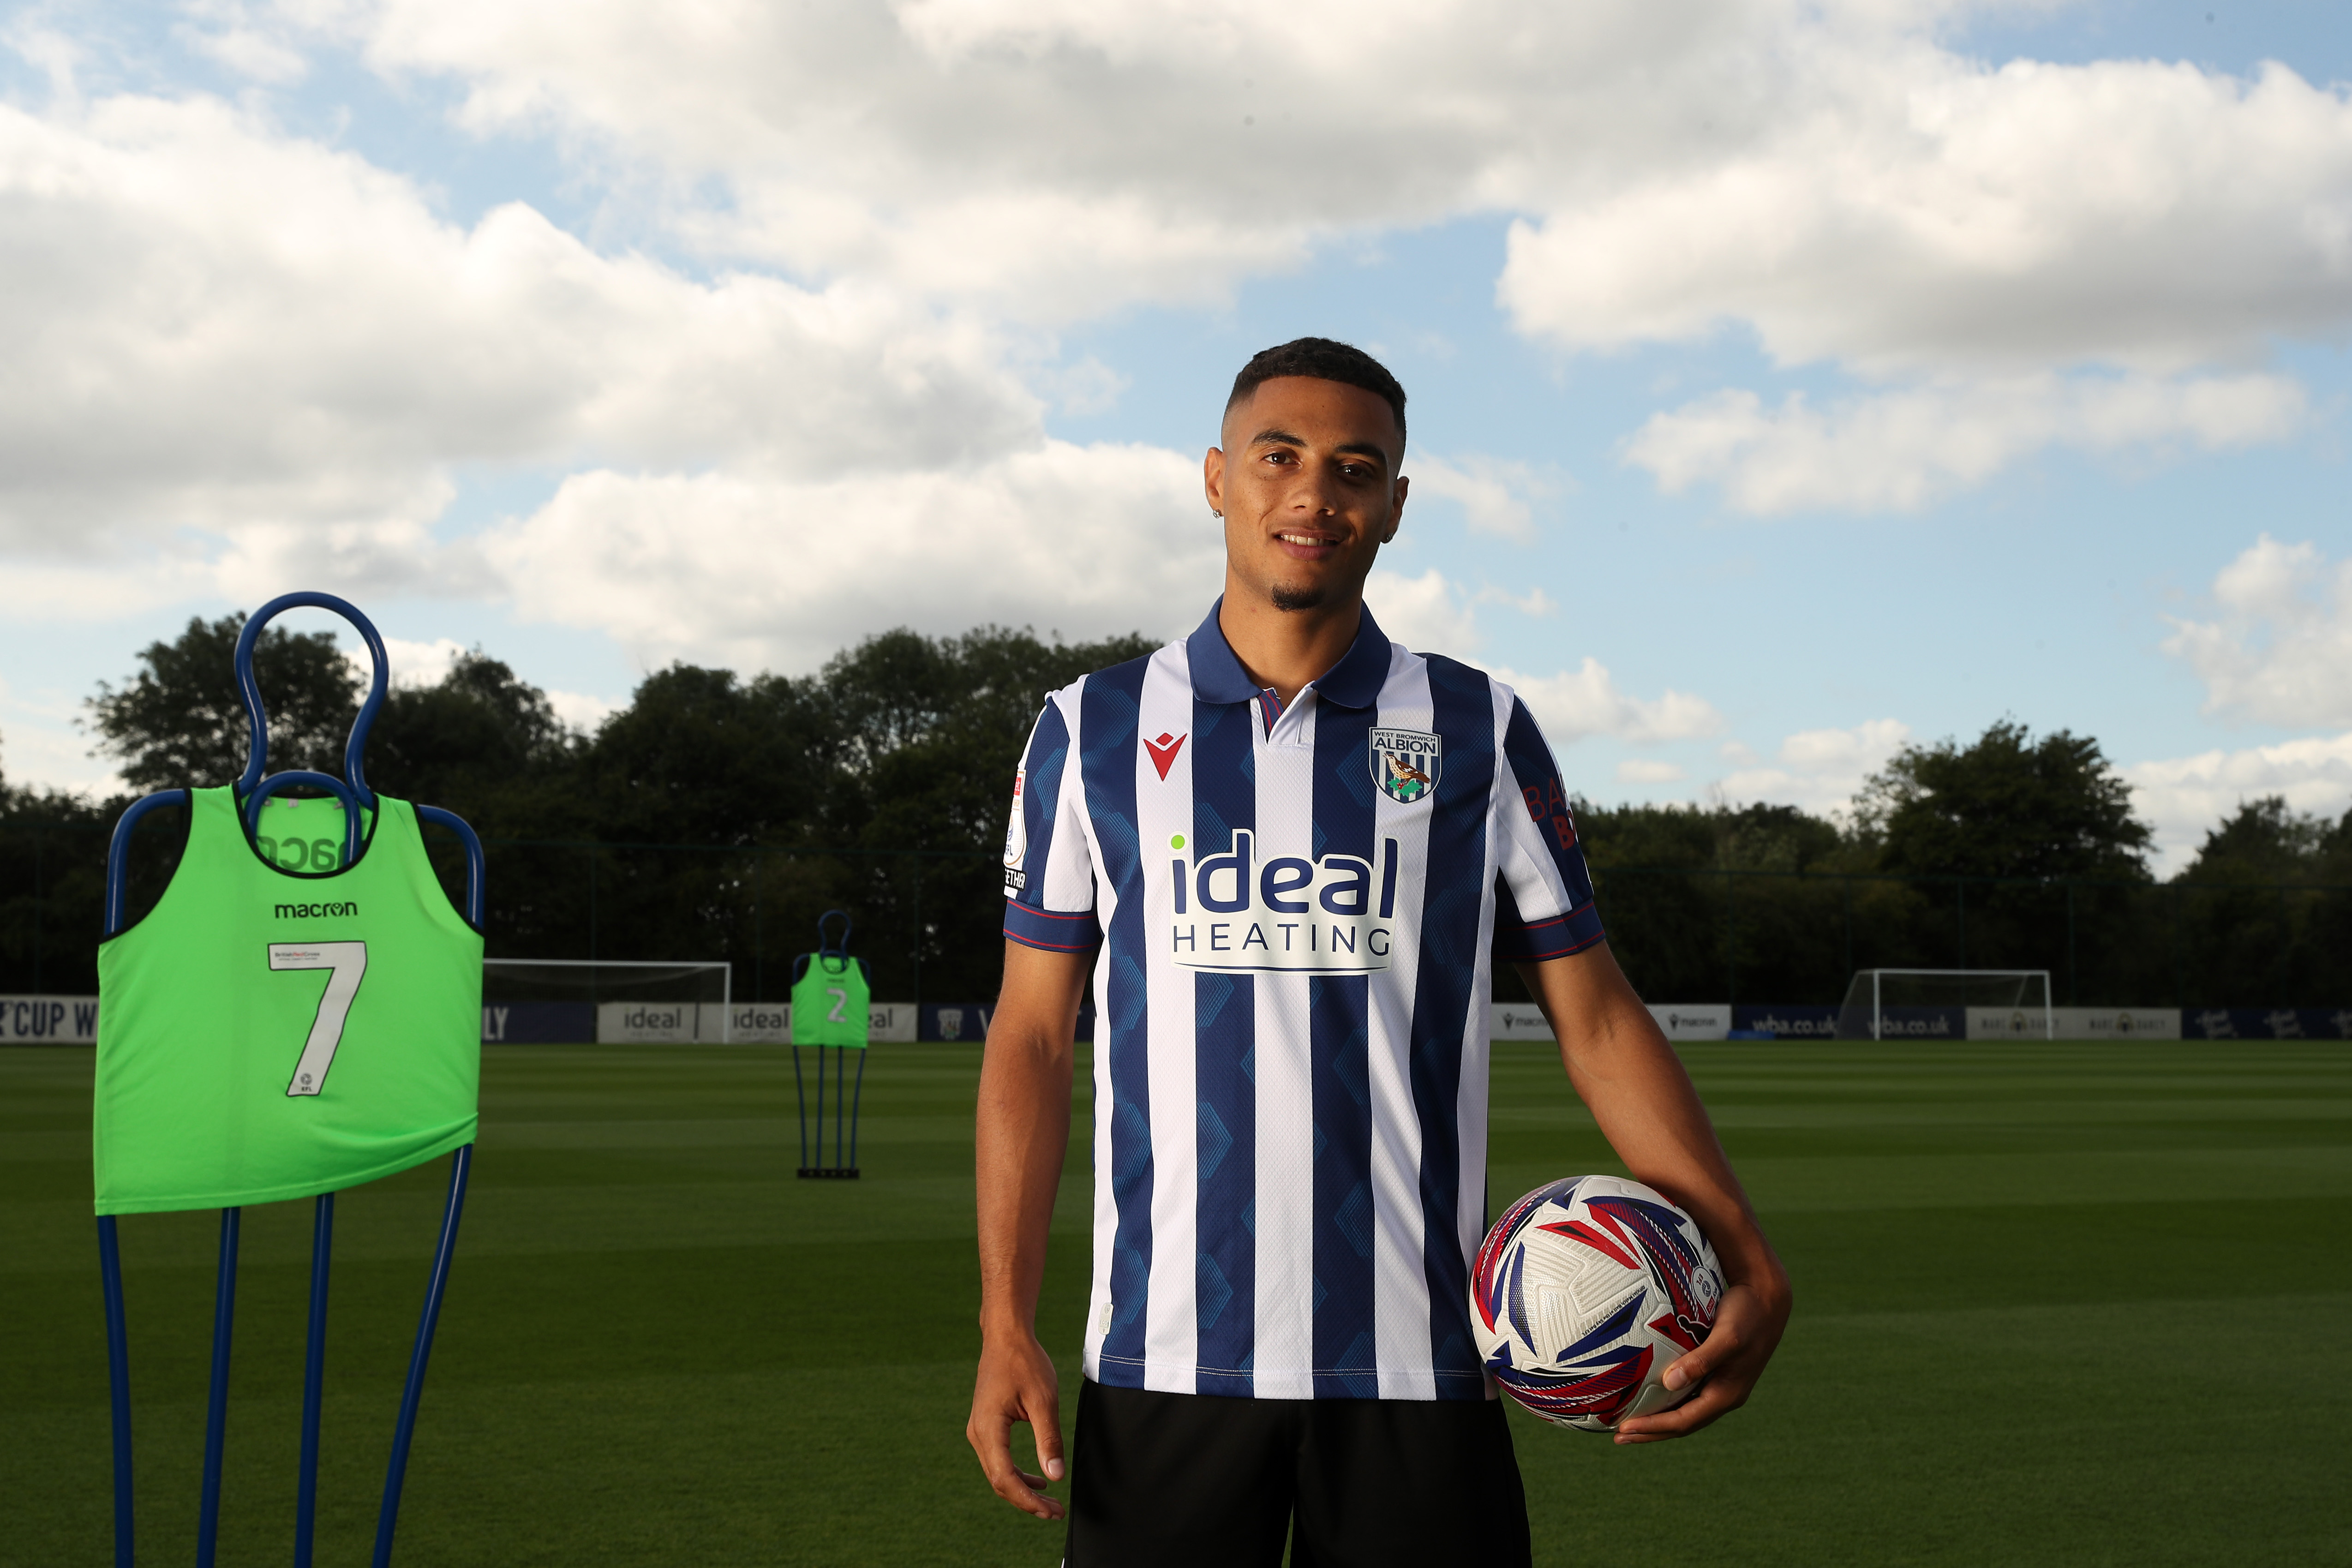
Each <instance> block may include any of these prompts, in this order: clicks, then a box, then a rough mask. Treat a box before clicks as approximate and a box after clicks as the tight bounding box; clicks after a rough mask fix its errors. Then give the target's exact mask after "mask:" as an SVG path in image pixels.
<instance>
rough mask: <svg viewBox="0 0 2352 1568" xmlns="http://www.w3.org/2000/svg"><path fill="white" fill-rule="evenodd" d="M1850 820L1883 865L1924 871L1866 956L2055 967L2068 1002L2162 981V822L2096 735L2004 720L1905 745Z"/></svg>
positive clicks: (2061, 996)
mask: <svg viewBox="0 0 2352 1568" xmlns="http://www.w3.org/2000/svg"><path fill="white" fill-rule="evenodd" d="M1854 820H1855V826H1856V830H1857V837H1858V838H1859V839H1860V840H1861V841H1862V842H1864V844H1866V845H1870V846H1874V847H1875V848H1876V851H1877V858H1878V865H1879V868H1881V869H1882V870H1885V871H1888V872H1894V873H1896V874H1898V875H1902V876H1906V877H1910V878H1915V879H1919V880H1916V881H1915V882H1913V883H1912V884H1911V885H1910V887H1909V888H1907V889H1906V890H1905V894H1904V902H1905V905H1906V911H1907V912H1906V914H1905V916H1904V919H1903V920H1902V921H1901V922H1900V929H1899V931H1891V932H1890V938H1891V940H1890V941H1889V942H1887V943H1886V946H1885V949H1884V950H1882V951H1881V952H1876V953H1874V954H1873V955H1872V956H1870V957H1869V958H1867V959H1864V958H1861V957H1859V956H1858V957H1857V963H1865V964H1866V963H1878V964H1885V963H1895V964H1897V965H1903V964H1910V965H1917V966H1921V967H1929V968H2020V969H2047V970H2049V971H2051V973H2052V979H2053V984H2054V985H2055V986H2056V989H2057V998H2058V1000H2059V1001H2061V1002H2062V1003H2063V1002H2065V1001H2067V1000H2069V999H2070V998H2071V999H2074V1000H2079V1001H2081V1002H2084V1003H2093V1004H2095V1003H2099V1002H2126V1003H2128V1002H2141V1003H2145V1002H2147V1001H2148V1000H2150V999H2151V998H2152V997H2153V996H2155V995H2158V994H2161V992H2159V991H2156V990H2151V989H2150V987H2152V986H2156V985H2158V984H2159V977H2160V976H2161V975H2162V974H2163V973H2165V971H2164V969H2163V964H2164V963H2165V962H2166V960H2165V958H2164V956H2163V955H2164V954H2165V953H2167V952H2169V951H2170V950H2169V949H2168V948H2166V947H2164V945H2163V942H2164V939H2165V937H2166V933H2165V932H2164V931H2161V930H2160V929H2158V928H2157V927H2155V926H2152V925H2151V921H2157V920H2158V919H2160V911H2158V910H2157V909H2156V907H2155V905H2154V904H2153V903H2152V902H2151V901H2150V900H2149V899H2148V897H2147V895H2146V893H2145V892H2144V891H2143V889H2146V887H2147V883H2148V872H2147V851H2148V847H2149V845H2150V843H2151V842H2152V840H2153V837H2154V835H2153V834H2152V832H2151V831H2150V829H2149V828H2148V826H2147V824H2146V823H2144V822H2142V821H2140V820H2139V819H2138V818H2137V816H2134V815H2133V813H2132V803H2131V786H2130V784H2127V783H2126V781H2125V780H2124V778H2123V776H2122V775H2121V774H2120V773H2117V772H2116V769H2115V766H2114V764H2113V763H2109V762H2108V761H2107V758H2106V756H2105V752H2102V751H2101V750H2100V748H2099V743H2098V742H2097V741H2095V740H2094V739H2093V738H2092V737H2090V736H2088V735H2076V734H2074V733H2073V732H2071V731H2065V730H2058V731H2052V732H2050V733H2048V734H2045V735H2042V736H2041V737H2040V738H2038V739H2037V738H2036V737H2035V736H2034V735H2033V733H2032V731H2030V730H2028V729H2027V728H2026V727H2025V726H2024V725H2022V724H2021V723H2018V722H2017V721H2014V720H2010V719H2004V720H2001V721H1999V722H1998V723H1995V724H1993V725H1992V726H1990V728H1989V729H1987V730H1986V731H1985V732H1984V733H1983V734H1982V735H1981V736H1979V737H1978V739H1976V740H1975V741H1972V742H1969V743H1967V744H1965V745H1963V744H1961V743H1960V742H1958V741H1954V740H1944V741H1939V742H1935V743H1934V744H1932V745H1915V746H1907V747H1906V748H1904V749H1903V750H1902V751H1901V752H1897V753H1896V754H1895V757H1894V758H1893V760H1891V761H1890V762H1889V763H1887V765H1886V767H1885V770H1884V771H1882V772H1881V773H1877V774H1876V775H1875V776H1874V777H1872V778H1871V779H1870V780H1869V781H1867V782H1866V783H1865V784H1864V787H1863V789H1862V792H1861V793H1860V794H1859V795H1856V796H1855V798H1854ZM1896 953H1899V954H1900V955H1901V956H1899V957H1895V956H1892V954H1896ZM2166 988H2167V989H2169V988H2170V987H2169V986H2168V985H2167V986H2166Z"/></svg>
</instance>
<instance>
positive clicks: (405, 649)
mask: <svg viewBox="0 0 2352 1568" xmlns="http://www.w3.org/2000/svg"><path fill="white" fill-rule="evenodd" d="M465 654H466V645H465V644H464V643H461V642H459V641H457V639H456V638H455V637H436V638H434V639H433V640H432V641H431V642H412V641H410V640H409V639H408V638H406V637H385V638H384V639H383V656H384V662H385V663H387V664H389V665H390V666H391V667H392V683H393V684H394V686H438V685H439V684H440V683H441V681H442V679H443V678H445V677H446V676H447V675H448V673H449V668H450V666H452V665H454V664H456V663H457V661H458V660H459V659H460V658H464V657H465ZM343 659H344V662H346V663H347V664H349V665H350V666H351V667H352V669H354V670H356V671H357V672H358V673H359V674H360V676H361V677H362V679H364V678H365V677H367V676H368V675H369V674H370V673H371V671H370V668H369V666H370V664H371V662H372V661H371V660H370V659H369V658H368V656H367V648H366V647H365V646H364V645H362V646H360V647H351V648H346V649H344V650H343Z"/></svg>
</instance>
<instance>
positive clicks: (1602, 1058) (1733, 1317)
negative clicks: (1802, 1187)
mask: <svg viewBox="0 0 2352 1568" xmlns="http://www.w3.org/2000/svg"><path fill="white" fill-rule="evenodd" d="M1518 971H1519V973H1520V975H1521V976H1522V977H1524V978H1525V979H1526V981H1527V983H1528V992H1529V994H1532V995H1533V996H1534V997H1535V999H1536V1004H1537V1005H1538V1006H1540V1007H1541V1008H1542V1009H1543V1013H1544V1016H1545V1017H1546V1018H1548V1019H1549V1020H1550V1022H1551V1026H1552V1031H1553V1033H1554V1034H1556V1035H1557V1036H1558V1037H1559V1058H1560V1062H1561V1064H1562V1065H1563V1066H1565V1067H1566V1068H1568V1077H1569V1081H1570V1083H1572V1084H1573V1085H1575V1087H1576V1092H1577V1093H1578V1094H1579V1095H1580V1096H1581V1097H1582V1098H1583V1100H1584V1103H1585V1105H1586V1106H1587V1107H1588V1108H1590V1109H1591V1112H1592V1115H1593V1119H1594V1120H1595V1121H1598V1122H1599V1123H1600V1124H1601V1133H1602V1135H1603V1136H1605V1137H1606V1138H1607V1139H1608V1140H1609V1142H1610V1146H1611V1147H1612V1148H1613V1149H1615V1150H1616V1151H1617V1157H1618V1158H1619V1159H1621V1160H1622V1161H1624V1162H1625V1168H1626V1169H1627V1170H1628V1171H1630V1172H1632V1173H1633V1177H1634V1179H1635V1180H1637V1181H1641V1182H1645V1183H1647V1184H1650V1185H1651V1186H1654V1187H1655V1188H1657V1189H1658V1190H1659V1191H1660V1192H1662V1193H1664V1194H1666V1195H1667V1196H1668V1197H1670V1198H1672V1199H1673V1200H1674V1201H1675V1203H1677V1204H1679V1205H1682V1206H1683V1208H1684V1209H1685V1210H1686V1211H1687V1212H1688V1213H1689V1215H1690V1216H1691V1217H1692V1218H1693V1219H1695V1220H1696V1221H1697V1222H1698V1227H1699V1229H1700V1230H1701V1231H1703V1232H1705V1233H1706V1238H1707V1240H1708V1241H1709V1242H1711V1243H1713V1244H1714V1247H1715V1251H1716V1256H1717V1258H1719V1259H1721V1261H1722V1263H1723V1271H1724V1285H1725V1289H1724V1295H1723V1304H1722V1307H1721V1309H1720V1310H1718V1312H1717V1316H1716V1320H1715V1329H1714V1331H1713V1332H1711V1333H1709V1334H1708V1335H1707V1337H1706V1342H1704V1343H1702V1344H1701V1345H1700V1346H1699V1347H1698V1349H1696V1350H1695V1351H1691V1352H1688V1353H1686V1354H1685V1355H1682V1356H1679V1357H1677V1358H1676V1359H1675V1361H1674V1362H1673V1363H1671V1364H1669V1365H1668V1366H1667V1368H1666V1372H1665V1384H1666V1386H1667V1387H1668V1388H1669V1389H1676V1390H1679V1389H1684V1388H1687V1387H1689V1386H1690V1385H1691V1384H1694V1383H1696V1382H1698V1381H1699V1380H1700V1379H1702V1378H1704V1379H1705V1380H1706V1386H1705V1387H1704V1388H1702V1389H1701V1390H1700V1391H1699V1392H1698V1393H1697V1394H1694V1395H1693V1396H1692V1397H1690V1398H1689V1399H1687V1400H1685V1401H1684V1402H1683V1403H1682V1404H1680V1405H1676V1406H1675V1408H1673V1409H1672V1410H1666V1411H1662V1412H1660V1413H1659V1414H1657V1415H1640V1416H1634V1417H1632V1418H1630V1419H1628V1420H1626V1421H1624V1422H1623V1423H1622V1424H1621V1425H1620V1426H1618V1428H1617V1441H1618V1442H1620V1443H1654V1442H1657V1441H1660V1440H1661V1439H1664V1438H1667V1437H1680V1436H1686V1435H1687V1434H1689V1433H1692V1432H1696V1431H1697V1430H1698V1429H1699V1428H1700V1427H1702V1426H1706V1425H1707V1424H1708V1423H1709V1422H1712V1421H1714V1420H1715V1419H1716V1418H1717V1417H1718V1416H1720V1415H1724V1414H1725V1413H1727V1412H1728V1411H1732V1410H1737V1409H1738V1408H1739V1406H1741V1405H1745V1404H1747V1403H1748V1393H1749V1391H1750V1390H1752V1389H1753V1388H1754V1387H1755V1386H1756V1382H1757V1379H1759V1377H1761V1376H1763V1374H1764V1363H1767V1362H1769V1360H1771V1359H1772V1352H1773V1351H1774V1349H1776V1348H1777V1347H1778V1346H1779V1344H1780V1334H1781V1332H1782V1331H1783V1330H1784V1329H1785V1328H1786V1327H1787V1326H1788V1321H1789V1308H1790V1300H1791V1297H1790V1289H1789V1276H1788V1272H1787V1270H1785V1269H1783V1268H1781V1267H1780V1258H1778V1257H1777V1256H1775V1255H1774V1253H1773V1251H1772V1245H1771V1243H1769V1242H1768V1241H1766V1240H1765V1239H1764V1231H1763V1227H1762V1226H1759V1225H1758V1224H1757V1222H1756V1211H1755V1210H1754V1209H1753V1208H1751V1207H1749V1206H1748V1194H1746V1193H1744V1192H1742V1191H1741V1190H1740V1187H1739V1179H1738V1177H1737V1176H1735V1175H1733V1174H1732V1172H1731V1162H1730V1160H1729V1159H1727V1158H1726V1157H1725V1155H1724V1152H1723V1145H1722V1144H1721V1143H1719V1142H1717V1141H1716V1136H1715V1128H1714V1126H1713V1124H1712V1123H1710V1122H1709V1121H1707V1117H1706V1107H1704V1106H1703V1105H1701V1104H1700V1103H1699V1098H1698V1091H1697V1090H1696V1089H1694V1088H1692V1087H1691V1080H1690V1075H1689V1074H1687V1073H1685V1072H1684V1071H1683V1064H1682V1060H1681V1058H1678V1057H1676V1056H1675V1052H1674V1047H1671V1046H1669V1045H1668V1044H1667V1043H1666V1037H1665V1035H1664V1033H1663V1032H1662V1031H1661V1030H1660V1029H1659V1027H1658V1025H1657V1020H1655V1019H1654V1018H1653V1017H1651V1016H1650V1010H1649V1009H1648V1008H1647V1007H1644V1006H1643V1005H1642V999H1641V998H1640V997H1638V996H1636V995H1635V994H1633V986H1632V985H1631V984H1628V983H1627V981H1626V979H1625V974H1624V972H1623V971H1622V970H1621V969H1619V968H1618V967H1617V960H1616V959H1615V957H1614V956H1612V954H1611V952H1610V951H1609V946H1608V943H1606V942H1596V943H1594V944H1593V945H1591V946H1589V947H1587V948H1585V949H1584V950H1583V951H1582V952H1576V953H1572V954H1570V955H1568V956H1566V957H1562V958H1553V959H1549V960H1546V961H1544V962H1541V963H1522V964H1520V965H1518Z"/></svg>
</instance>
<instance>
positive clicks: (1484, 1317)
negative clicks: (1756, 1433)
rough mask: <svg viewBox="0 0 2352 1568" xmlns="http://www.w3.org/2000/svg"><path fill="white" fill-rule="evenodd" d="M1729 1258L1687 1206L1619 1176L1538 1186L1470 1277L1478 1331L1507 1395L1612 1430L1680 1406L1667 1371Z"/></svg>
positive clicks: (1700, 1318)
mask: <svg viewBox="0 0 2352 1568" xmlns="http://www.w3.org/2000/svg"><path fill="white" fill-rule="evenodd" d="M1722 1300H1723V1266H1722V1265H1721V1264H1720V1263H1718V1262H1717V1260H1716V1256H1715V1248H1713V1247H1709V1246H1708V1245H1707V1242H1706V1237H1704V1236H1702V1235H1700V1234H1699V1228H1698V1226H1697V1225H1696V1223H1694V1222H1693V1221H1692V1219H1691V1217H1690V1215H1686V1214H1685V1213H1684V1212H1683V1211H1682V1210H1681V1209H1679V1208H1677V1207H1675V1205H1673V1204H1672V1203H1670V1202H1668V1201H1667V1200H1666V1198H1665V1196H1664V1194H1661V1193H1659V1192H1657V1191H1656V1190H1655V1189H1654V1188H1651V1187H1646V1186H1643V1184H1641V1183H1639V1182H1633V1181H1628V1180H1626V1179H1625V1178H1623V1177H1622V1176H1571V1177H1569V1178H1568V1179H1567V1180H1565V1181H1559V1182H1554V1183H1552V1184H1549V1186H1542V1187H1538V1188H1537V1189H1536V1190H1535V1191H1534V1192H1531V1193H1529V1194H1528V1195H1527V1196H1525V1197H1523V1198H1521V1199H1520V1200H1519V1201H1518V1202H1517V1203H1515V1204H1513V1205H1511V1206H1510V1208H1509V1210H1508V1211H1507V1213H1505V1214H1504V1215H1503V1217H1502V1218H1501V1219H1498V1220H1496V1222H1495V1226H1494V1228H1493V1229H1492V1230H1489V1231H1488V1232H1487V1233H1486V1241H1485V1243H1484V1244H1483V1245H1481V1246H1480V1247H1479V1248H1478V1263H1477V1268H1475V1270H1474V1271H1473V1272H1472V1274H1471V1278H1470V1312H1471V1319H1472V1321H1471V1328H1472V1329H1473V1331H1475V1333H1476V1335H1477V1339H1478V1351H1479V1354H1480V1355H1481V1356H1483V1357H1484V1358H1485V1360H1486V1370H1487V1372H1488V1373H1491V1374H1492V1375H1493V1377H1494V1379H1495V1381H1496V1383H1497V1384H1500V1385H1501V1387H1502V1390H1503V1392H1504V1393H1505V1394H1509V1395H1510V1396H1511V1397H1512V1398H1513V1399H1516V1400H1517V1401H1518V1402H1519V1403H1520V1404H1521V1405H1525V1406H1527V1407H1528V1409H1529V1410H1531V1411H1533V1412H1534V1413H1535V1414H1536V1415H1540V1416H1542V1417H1543V1418H1544V1419H1545V1420H1547V1421H1549V1422H1552V1423H1554V1424H1556V1425H1558V1426H1575V1427H1578V1428H1580V1429H1581V1430H1583V1431H1587V1432H1607V1431H1611V1430H1613V1429H1614V1428H1615V1427H1616V1426H1617V1424H1618V1423H1619V1422H1620V1421H1622V1420H1624V1419H1625V1418H1626V1417H1627V1416H1629V1415H1654V1414H1655V1413H1656V1412H1658V1411H1661V1410H1664V1409H1667V1408H1669V1407H1670V1406H1673V1405H1678V1404H1680V1403H1681V1402H1682V1401H1683V1400H1684V1399H1685V1398H1687V1397H1689V1395H1690V1394H1692V1393H1694V1392H1695V1391H1696V1390H1695V1388H1685V1389H1683V1390H1682V1391H1680V1392H1678V1393H1677V1392H1670V1391H1669V1390H1668V1389H1667V1387H1666V1385H1665V1383H1664V1378H1665V1372H1666V1368H1667V1367H1668V1366H1670V1365H1671V1364H1673V1363H1674V1360H1675V1357H1677V1356H1679V1355H1681V1354H1683V1353H1684V1352H1685V1351H1693V1350H1696V1349H1697V1348H1698V1346H1699V1342H1701V1341H1703V1340H1704V1339H1706V1335H1707V1331H1708V1330H1710V1329H1712V1328H1713V1327H1714V1326H1715V1314H1716V1310H1717V1307H1718V1306H1719V1305H1720V1304H1721V1302H1722Z"/></svg>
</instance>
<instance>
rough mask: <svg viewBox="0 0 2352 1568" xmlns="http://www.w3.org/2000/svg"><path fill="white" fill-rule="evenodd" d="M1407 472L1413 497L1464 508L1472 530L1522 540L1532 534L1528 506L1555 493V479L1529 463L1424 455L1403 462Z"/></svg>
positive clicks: (1472, 456) (1531, 511)
mask: <svg viewBox="0 0 2352 1568" xmlns="http://www.w3.org/2000/svg"><path fill="white" fill-rule="evenodd" d="M1405 472H1406V474H1407V476H1408V477H1409V478H1410V479H1412V496H1413V497H1414V498H1419V497H1422V496H1438V497H1442V498H1443V499H1444V500H1450V501H1453V502H1454V504H1455V505H1457V506H1459V507H1460V508H1461V509H1462V516H1463V520H1464V521H1465V522H1467V523H1468V524H1469V525H1470V531H1471V532H1473V533H1486V534H1492V535H1494V536H1495V537H1496V538H1498V539H1511V540H1518V541H1520V542H1526V541H1528V540H1531V539H1533V538H1534V537H1535V534H1536V525H1535V511H1534V509H1533V507H1532V506H1531V505H1530V503H1531V502H1532V501H1536V500H1547V499H1549V498H1550V497H1551V496H1554V495H1556V494H1558V493H1559V483H1558V482H1557V481H1556V480H1554V479H1550V478H1548V477H1546V476H1544V475H1541V474H1538V472H1537V471H1536V469H1535V468H1534V467H1533V466H1532V465H1531V464H1528V463H1522V462H1517V461H1513V460H1509V459H1506V458H1488V457H1482V456H1479V455H1478V454H1475V453H1469V454H1465V456H1464V457H1463V458H1462V460H1461V462H1460V463H1459V464H1455V463H1450V462H1447V461H1446V460H1445V459H1444V458H1440V457H1438V456H1437V455H1436V454H1435V453H1433V452H1423V453H1422V454H1421V455H1420V456H1419V457H1417V458H1408V459H1407V460H1406V462H1405ZM1407 504H1408V507H1410V504H1411V503H1410V501H1408V503H1407Z"/></svg>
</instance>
